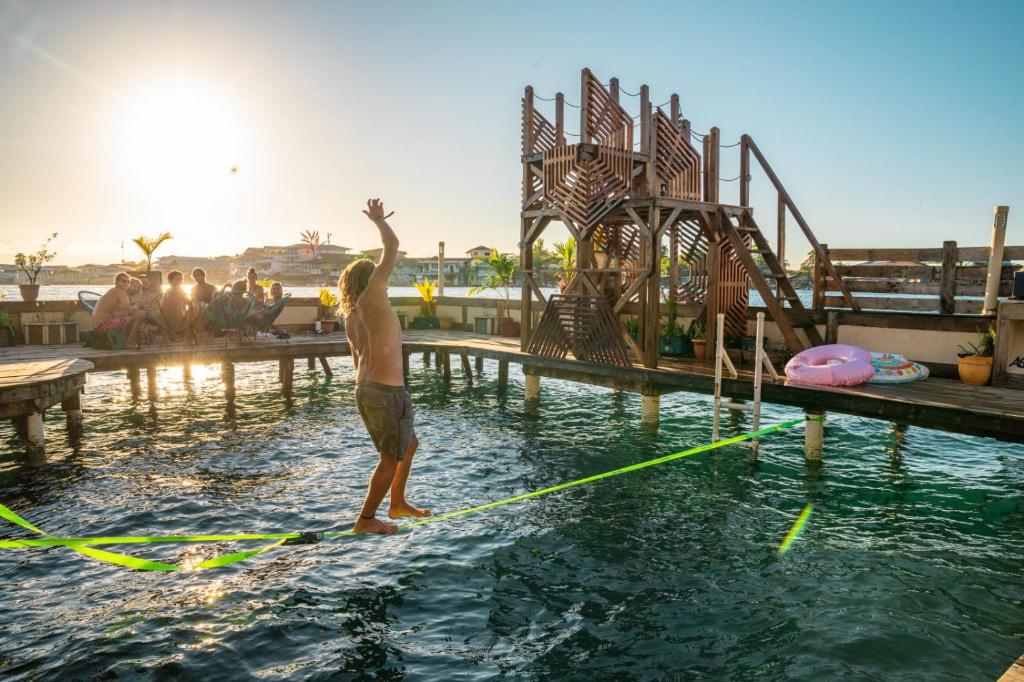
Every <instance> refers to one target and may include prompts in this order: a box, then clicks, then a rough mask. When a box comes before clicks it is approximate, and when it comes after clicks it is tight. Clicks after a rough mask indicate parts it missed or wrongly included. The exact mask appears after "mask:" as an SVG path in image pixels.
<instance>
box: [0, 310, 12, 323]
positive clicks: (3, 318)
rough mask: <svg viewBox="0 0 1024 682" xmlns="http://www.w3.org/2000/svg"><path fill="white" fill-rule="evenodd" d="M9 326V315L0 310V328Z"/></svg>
mask: <svg viewBox="0 0 1024 682" xmlns="http://www.w3.org/2000/svg"><path fill="white" fill-rule="evenodd" d="M10 326H11V314H10V313H9V312H7V311H6V310H0V327H10Z"/></svg>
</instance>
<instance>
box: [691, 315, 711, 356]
mask: <svg viewBox="0 0 1024 682" xmlns="http://www.w3.org/2000/svg"><path fill="white" fill-rule="evenodd" d="M707 330H708V324H707V322H706V321H705V319H704V318H703V317H699V318H697V319H696V320H694V321H693V322H692V323H691V324H690V341H691V342H692V343H693V354H694V355H695V356H696V357H697V359H698V360H703V359H704V351H705V349H706V347H707V339H706V338H705V336H706V335H707Z"/></svg>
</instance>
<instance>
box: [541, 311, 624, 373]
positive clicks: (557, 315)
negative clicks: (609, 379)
mask: <svg viewBox="0 0 1024 682" xmlns="http://www.w3.org/2000/svg"><path fill="white" fill-rule="evenodd" d="M527 352H528V353H531V354H533V355H540V356H543V357H549V358H558V359H564V358H565V357H566V356H567V355H568V354H569V353H572V354H573V357H575V358H576V359H577V360H580V361H582V362H593V363H597V364H600V365H612V366H615V367H629V366H630V361H629V354H628V353H627V351H626V343H625V341H624V340H623V338H622V331H621V329H620V327H619V324H618V322H617V321H616V320H615V317H614V315H612V310H611V306H609V305H608V301H606V300H605V299H604V298H603V297H597V296H586V295H583V294H552V295H551V297H550V298H549V299H548V304H547V306H546V307H545V308H544V315H543V316H542V317H541V320H540V324H539V325H538V326H537V330H536V331H535V332H534V333H533V336H532V337H531V338H530V345H529V347H528V348H527Z"/></svg>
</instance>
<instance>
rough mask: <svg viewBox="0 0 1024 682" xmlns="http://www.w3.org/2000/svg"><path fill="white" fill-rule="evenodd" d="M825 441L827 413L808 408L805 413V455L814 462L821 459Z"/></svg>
mask: <svg viewBox="0 0 1024 682" xmlns="http://www.w3.org/2000/svg"><path fill="white" fill-rule="evenodd" d="M824 441H825V413H824V412H821V411H818V410H807V412H806V413H805V414H804V456H805V457H806V458H807V459H808V460H809V461H812V462H820V461H821V450H822V446H823V444H824Z"/></svg>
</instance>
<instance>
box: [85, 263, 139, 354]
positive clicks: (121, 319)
mask: <svg viewBox="0 0 1024 682" xmlns="http://www.w3.org/2000/svg"><path fill="white" fill-rule="evenodd" d="M129 284H131V277H130V276H129V275H128V274H126V273H124V272H119V273H118V274H117V277H115V278H114V288H113V289H111V290H110V291H108V292H107V293H105V294H103V295H102V296H101V297H100V300H99V301H97V302H96V309H95V310H94V311H93V314H92V328H93V330H94V331H97V332H100V333H105V332H108V331H112V330H114V329H121V330H123V331H124V336H125V343H127V344H128V346H129V347H131V346H134V345H136V343H137V342H138V335H139V326H140V325H141V324H142V320H143V318H144V317H145V316H146V313H145V312H143V311H141V310H138V309H136V308H134V307H132V304H131V303H130V302H129V301H128V286H129Z"/></svg>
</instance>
